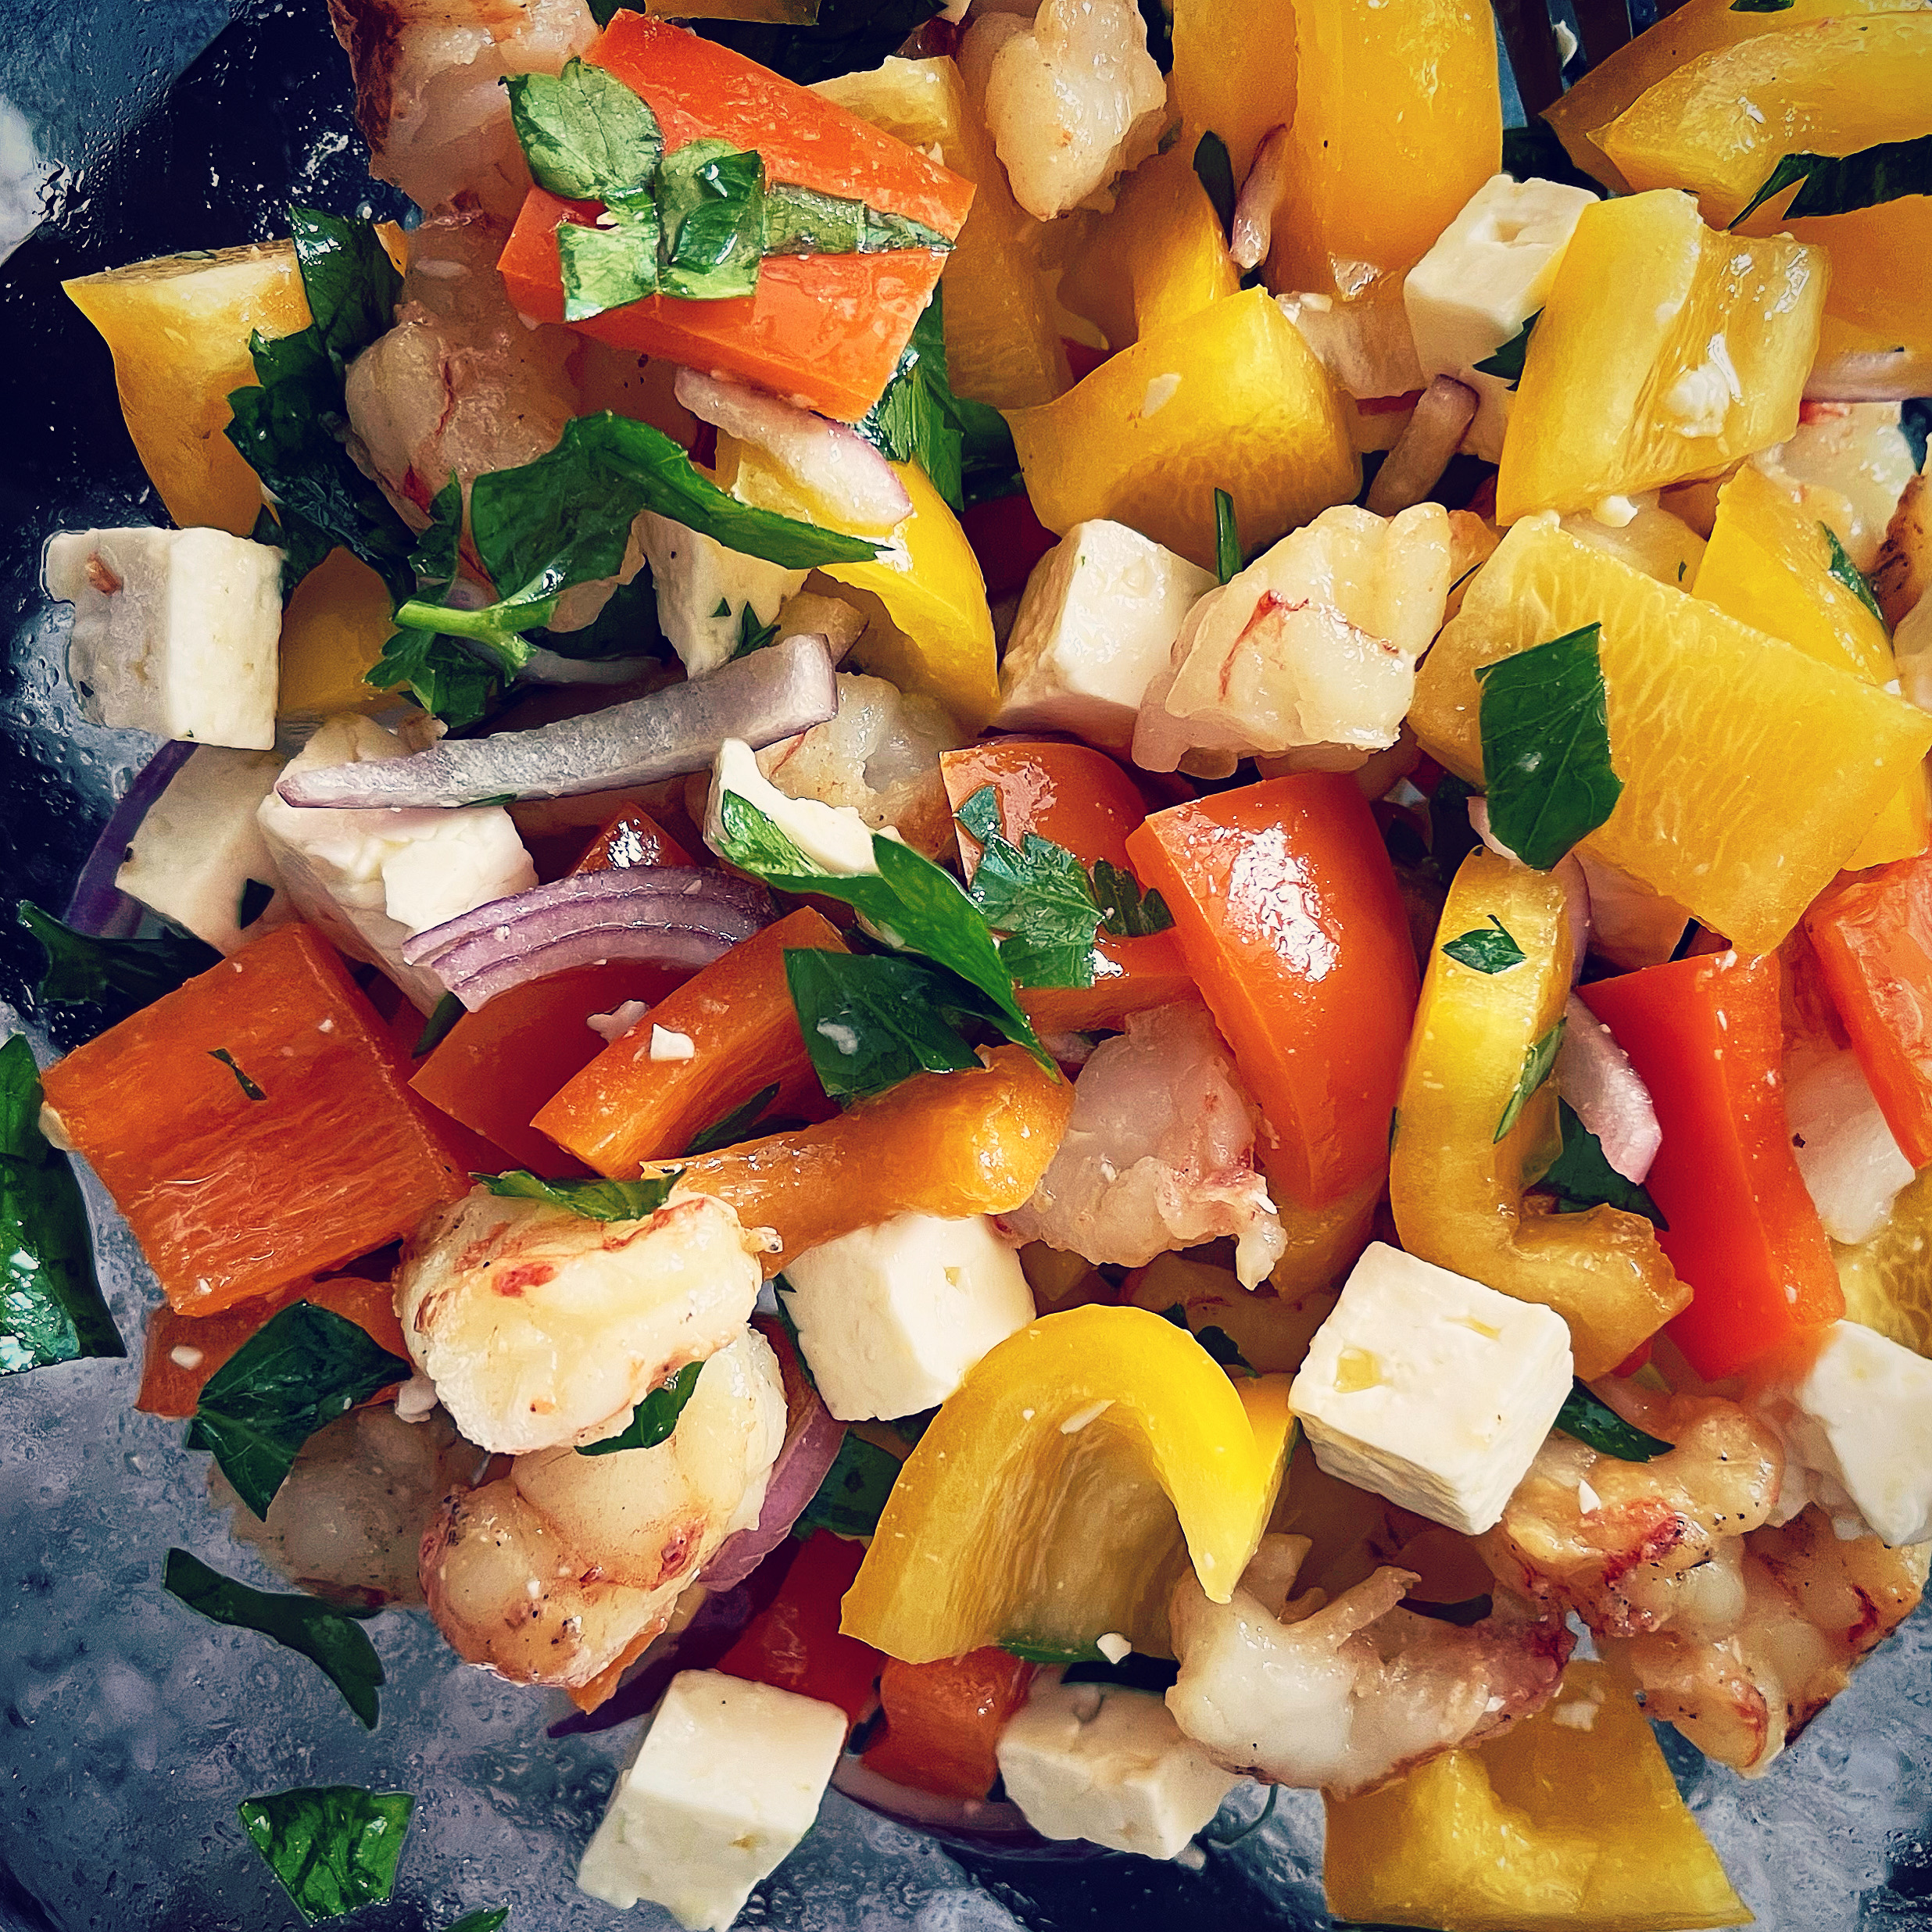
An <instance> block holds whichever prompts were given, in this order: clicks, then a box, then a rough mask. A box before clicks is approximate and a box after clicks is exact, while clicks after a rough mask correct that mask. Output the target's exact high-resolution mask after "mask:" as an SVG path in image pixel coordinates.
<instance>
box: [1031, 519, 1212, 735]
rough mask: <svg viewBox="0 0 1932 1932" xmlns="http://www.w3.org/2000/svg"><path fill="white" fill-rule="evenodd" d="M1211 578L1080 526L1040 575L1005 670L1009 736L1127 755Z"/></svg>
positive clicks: (1149, 547)
mask: <svg viewBox="0 0 1932 1932" xmlns="http://www.w3.org/2000/svg"><path fill="white" fill-rule="evenodd" d="M1214 587H1215V580H1214V578H1213V577H1212V576H1211V574H1209V573H1208V571H1204V570H1202V569H1200V568H1199V567H1197V565H1195V564H1190V563H1189V562H1188V560H1186V558H1185V557H1182V556H1175V554H1174V553H1173V552H1172V550H1167V549H1162V548H1161V546H1160V545H1159V544H1157V543H1156V542H1153V541H1152V539H1151V538H1147V537H1143V535H1141V534H1140V531H1137V530H1129V528H1127V526H1126V525H1125V524H1118V523H1108V522H1106V521H1095V522H1092V523H1083V524H1075V525H1074V527H1073V528H1072V529H1071V530H1069V531H1068V532H1067V534H1066V535H1065V536H1064V537H1063V538H1061V541H1060V542H1058V543H1057V544H1055V545H1054V547H1053V548H1052V549H1050V550H1049V551H1048V552H1047V554H1046V555H1045V556H1043V557H1042V558H1041V559H1040V560H1039V563H1038V564H1036V565H1035V566H1034V568H1033V574H1032V576H1031V577H1030V578H1028V579H1027V582H1026V589H1025V592H1024V594H1023V595H1022V596H1021V599H1020V609H1019V614H1018V616H1017V617H1015V618H1014V621H1013V634H1012V635H1011V638H1009V639H1008V640H1007V649H1006V657H1005V658H1004V660H1003V661H1002V662H1001V664H1000V715H999V717H998V718H997V719H996V724H997V725H999V727H1000V728H1001V729H1002V730H1006V731H1058V732H1073V733H1074V734H1075V735H1076V736H1078V737H1081V738H1084V739H1086V740H1087V742H1089V744H1094V745H1100V746H1104V747H1105V748H1106V749H1107V750H1110V751H1125V750H1126V749H1127V747H1128V746H1129V743H1130V742H1132V739H1133V735H1134V714H1135V713H1136V711H1137V710H1140V700H1141V699H1142V698H1143V696H1145V695H1146V692H1147V686H1148V685H1149V684H1150V682H1152V680H1153V679H1154V678H1155V677H1157V675H1159V674H1160V673H1161V672H1162V671H1165V670H1166V669H1167V667H1168V657H1169V654H1170V653H1172V650H1173V648H1174V640H1175V638H1176V637H1178V636H1179V635H1180V629H1181V623H1182V619H1183V618H1185V617H1186V615H1187V614H1188V611H1189V610H1190V608H1192V606H1193V603H1194V601H1195V599H1197V598H1198V597H1200V596H1204V595H1205V594H1206V593H1207V592H1208V591H1211V590H1212V589H1214Z"/></svg>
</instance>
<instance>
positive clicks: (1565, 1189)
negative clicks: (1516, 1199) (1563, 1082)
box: [1537, 1100, 1670, 1233]
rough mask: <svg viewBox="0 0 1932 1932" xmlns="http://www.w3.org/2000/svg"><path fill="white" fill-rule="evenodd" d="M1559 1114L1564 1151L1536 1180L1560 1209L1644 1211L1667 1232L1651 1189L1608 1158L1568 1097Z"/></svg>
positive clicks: (1577, 1211) (1569, 1211)
mask: <svg viewBox="0 0 1932 1932" xmlns="http://www.w3.org/2000/svg"><path fill="white" fill-rule="evenodd" d="M1557 1115H1558V1119H1559V1121H1560V1122H1562V1132H1563V1151H1562V1153H1561V1154H1558V1156H1557V1157H1556V1160H1555V1163H1554V1164H1553V1165H1551V1168H1550V1170H1549V1172H1547V1173H1546V1174H1545V1175H1544V1176H1543V1178H1542V1179H1541V1180H1540V1182H1538V1183H1537V1184H1538V1186H1543V1187H1547V1188H1548V1189H1549V1190H1551V1193H1554V1194H1555V1196H1556V1198H1557V1203H1558V1206H1557V1212H1558V1214H1564V1215H1580V1214H1582V1213H1583V1212H1584V1211H1586V1210H1587V1209H1588V1208H1597V1207H1610V1208H1622V1209H1623V1211H1624V1212H1625V1213H1626V1215H1642V1216H1643V1217H1644V1219H1645V1220H1646V1221H1649V1222H1654V1223H1655V1225H1657V1226H1658V1227H1659V1228H1662V1229H1664V1230H1665V1232H1666V1233H1668V1232H1669V1227H1670V1223H1669V1222H1668V1221H1666V1220H1665V1218H1664V1217H1663V1215H1662V1212H1661V1211H1660V1210H1659V1209H1658V1205H1657V1204H1656V1202H1655V1201H1654V1200H1651V1197H1650V1190H1648V1188H1647V1187H1645V1186H1643V1185H1642V1184H1641V1183H1640V1182H1637V1181H1633V1180H1629V1179H1626V1178H1625V1177H1624V1176H1623V1175H1621V1174H1619V1172H1617V1171H1616V1169H1615V1168H1613V1167H1612V1165H1610V1163H1609V1162H1608V1161H1607V1160H1605V1157H1604V1151H1603V1143H1602V1142H1601V1140H1598V1139H1597V1136H1595V1135H1594V1134H1593V1133H1592V1132H1590V1129H1588V1128H1587V1127H1586V1126H1585V1125H1583V1122H1582V1121H1581V1120H1580V1119H1579V1118H1578V1117H1577V1114H1576V1109H1575V1108H1574V1107H1572V1106H1571V1105H1570V1104H1569V1101H1568V1100H1558V1103H1557Z"/></svg>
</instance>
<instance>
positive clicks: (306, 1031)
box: [42, 925, 470, 1315]
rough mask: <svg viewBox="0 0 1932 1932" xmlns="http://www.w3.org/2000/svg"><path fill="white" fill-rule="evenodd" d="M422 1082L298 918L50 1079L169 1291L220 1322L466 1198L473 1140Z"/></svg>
mask: <svg viewBox="0 0 1932 1932" xmlns="http://www.w3.org/2000/svg"><path fill="white" fill-rule="evenodd" d="M217 1050H219V1051H220V1052H222V1053H224V1054H227V1055H229V1056H230V1057H231V1061H232V1065H230V1064H224V1062H223V1061H220V1060H218V1059H216V1057H215V1054H216V1051H217ZM236 1068H239V1069H240V1072H241V1074H242V1075H246V1076H247V1077H248V1079H249V1082H251V1083H252V1085H253V1086H254V1087H255V1088H256V1089H257V1091H258V1092H259V1096H260V1097H259V1098H256V1097H254V1096H253V1095H252V1094H251V1093H249V1091H248V1090H247V1089H245V1088H244V1086H243V1085H242V1080H241V1079H240V1078H239V1077H238V1075H237V1072H235V1070H234V1069H236ZM409 1077H410V1069H409V1062H408V1060H407V1058H406V1056H405V1054H404V1053H403V1050H401V1049H400V1048H399V1047H397V1046H396V1044H395V1042H394V1041H393V1040H392V1039H391V1038H390V1037H389V1036H388V1034H387V1033H386V1032H385V1029H384V1027H383V1025H382V1022H381V1020H380V1019H379V1018H377V1014H376V1012H375V1010H374V1008H373V1007H371V1006H370V1004H369V1002H368V1001H367V1000H366V999H364V998H363V995H362V994H361V993H360V992H359V991H358V990H357V989H356V984H355V982H353V981H352V979H350V978H349V971H348V968H346V967H345V966H344V965H343V964H342V961H341V959H340V958H339V957H338V956H337V954H336V952H335V948H334V947H332V946H331V945H330V944H329V943H328V942H327V940H326V939H324V938H323V937H322V936H321V935H320V933H318V932H316V931H315V930H314V928H313V927H310V926H306V925H288V926H284V927H283V928H281V931H279V932H271V933H270V934H269V935H267V937H265V938H263V939H257V940H256V941H255V942H254V943H253V944H252V945H251V946H246V947H245V948H243V950H242V951H241V952H239V953H236V954H235V955H234V957H233V958H231V959H225V960H224V961H222V962H221V963H220V964H219V965H217V966H213V967H211V968H209V970H208V971H206V972H205V973H203V974H202V975H200V976H199V978H197V979H191V980H189V981H188V983H187V984H186V985H185V986H180V987H177V989H175V990H174V992H173V993H168V994H166V995H164V996H163V997H162V998H161V999H159V1000H156V1002H155V1003H154V1004H153V1005H152V1006H151V1007H146V1008H145V1009H144V1010H143V1011H141V1012H139V1013H137V1014H134V1017H133V1018H131V1019H127V1020H123V1021H122V1022H121V1023H120V1025H118V1026H116V1027H113V1028H112V1029H109V1031H108V1032H105V1033H103V1034H102V1036H100V1038H99V1039H95V1040H90V1041H89V1042H88V1044H87V1045H86V1046H84V1047H78V1048H77V1049H76V1050H74V1051H73V1053H70V1054H68V1056H67V1057H66V1059H64V1060H62V1061H57V1062H56V1063H55V1064H54V1065H53V1066H51V1067H49V1068H48V1069H47V1072H46V1074H45V1076H44V1079H43V1082H42V1089H43V1091H44V1092H45V1095H46V1097H47V1100H48V1104H49V1105H50V1106H51V1107H53V1109H54V1111H55V1112H56V1113H57V1114H59V1116H60V1118H61V1122H62V1124H63V1127H64V1129H65V1130H66V1135H67V1137H68V1139H69V1140H71V1141H72V1143H73V1145H74V1146H75V1147H77V1148H78V1149H79V1150H80V1152H81V1153H82V1154H85V1155H86V1157H87V1158H88V1161H89V1163H90V1164H91V1165H92V1167H93V1168H94V1171H95V1173H96V1174H98V1175H99V1176H100V1177H101V1179H102V1182H103V1183H104V1184H105V1186H106V1188H107V1190H108V1192H109V1193H110V1194H112V1195H113V1197H114V1200H115V1204H116V1206H117V1207H119V1208H120V1211H121V1212H122V1213H123V1215H126V1216H127V1223H128V1225H129V1226H130V1227H131V1228H132V1229H134V1235H135V1237H136V1239H137V1240H139V1242H140V1243H141V1249H142V1251H143V1252H144V1253H145V1254H146V1256H147V1258H148V1265H150V1266H151V1267H152V1268H153V1269H154V1272H155V1273H156V1275H158V1276H159V1278H160V1282H161V1286H162V1289H163V1291H164V1292H165V1293H166V1296H167V1298H168V1300H169V1301H170V1303H171V1304H173V1306H174V1308H176V1309H177V1311H179V1312H181V1314H184V1315H212V1314H214V1313H216V1312H217V1311H219V1310H220V1309H223V1308H229V1307H231V1306H232V1305H233V1304H234V1303H236V1302H238V1301H248V1300H249V1299H250V1298H251V1297H255V1296H259V1295H265V1294H271V1293H274V1292H275V1291H276V1290H278V1289H281V1288H284V1287H286V1286H288V1284H289V1283H291V1282H294V1281H299V1280H306V1279H308V1278H309V1277H310V1276H313V1275H320V1274H323V1273H325V1272H327V1271H328V1270H329V1269H331V1268H339V1267H340V1266H341V1265H342V1264H343V1263H344V1262H345V1261H352V1260H353V1259H354V1258H355V1257H356V1256H357V1255H359V1254H368V1253H369V1252H370V1250H371V1249H374V1248H378V1247H382V1246H383V1245H384V1243H386V1242H389V1241H393V1240H396V1239H397V1238H398V1236H401V1235H404V1234H406V1233H410V1231H411V1230H412V1229H413V1228H414V1227H415V1226H416V1224H417V1222H419V1221H420V1220H421V1219H422V1218H423V1216H424V1215H425V1214H427V1213H428V1212H429V1211H430V1210H431V1208H437V1207H439V1206H441V1205H442V1204H443V1203H444V1202H445V1201H449V1200H456V1198H457V1197H460V1195H463V1194H464V1193H467V1192H468V1191H469V1186H470V1175H469V1169H468V1165H467V1161H466V1160H465V1159H464V1158H463V1153H462V1150H463V1149H464V1148H465V1147H467V1136H463V1135H462V1133H461V1131H460V1129H449V1130H448V1131H447V1132H445V1124H444V1123H443V1122H442V1120H441V1118H440V1116H438V1114H436V1113H435V1111H434V1110H433V1109H431V1108H430V1107H425V1106H424V1104H422V1103H421V1102H420V1100H417V1099H416V1098H415V1097H414V1096H413V1095H412V1094H411V1093H410V1091H409V1089H408V1084H407V1083H408V1080H409Z"/></svg>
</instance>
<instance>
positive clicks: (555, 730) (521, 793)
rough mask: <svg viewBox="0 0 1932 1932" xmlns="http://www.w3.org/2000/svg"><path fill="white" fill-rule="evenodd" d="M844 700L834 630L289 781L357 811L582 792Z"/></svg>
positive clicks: (774, 728)
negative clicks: (675, 680)
mask: <svg viewBox="0 0 1932 1932" xmlns="http://www.w3.org/2000/svg"><path fill="white" fill-rule="evenodd" d="M838 710H839V686H838V683H837V681H836V679H835V677H834V675H833V672H832V655H831V653H830V652H829V651H828V650H827V649H826V648H825V639H823V638H822V637H819V636H818V635H813V634H809V633H808V634H802V635H798V636H796V637H788V638H785V639H781V640H780V641H779V642H778V643H776V644H775V645H773V646H771V648H770V649H767V650H762V651H756V652H754V653H753V654H752V655H751V656H750V657H741V658H739V659H738V660H736V661H735V663H732V664H725V665H724V666H722V667H721V668H719V669H718V670H717V671H712V672H711V673H710V674H709V675H708V676H706V677H703V678H692V679H691V680H690V682H689V683H685V684H674V685H667V686H666V687H665V688H664V689H663V690H662V691H653V692H652V693H651V694H650V696H648V697H643V698H633V699H631V700H630V702H629V703H625V704H614V705H612V706H610V707H608V708H607V709H606V710H602V711H592V712H590V713H589V714H587V715H585V716H583V717H572V718H565V719H563V720H561V721H559V722H558V723H556V724H554V725H538V727H537V728H535V730H534V731H528V732H498V733H497V734H496V735H495V736H494V737H490V738H445V739H443V741H442V742H441V743H440V744H438V745H435V746H431V748H430V749H429V750H428V751H419V752H417V753H415V754H414V755H413V757H407V758H378V759H370V760H365V761H364V762H363V763H362V764H343V765H318V766H317V767H315V769H313V771H300V772H297V773H296V774H295V776H294V777H292V778H284V780H283V781H282V782H281V785H279V786H278V787H277V790H278V791H279V792H281V796H282V797H283V799H284V800H285V801H286V802H287V803H289V804H291V805H307V806H318V807H326V806H337V807H345V808H351V809H353V808H356V807H367V806H372V805H389V806H399V807H413V806H423V805H474V804H476V803H478V802H479V801H481V800H493V799H501V798H517V799H527V798H577V797H580V796H582V794H584V793H585V792H614V791H619V790H621V789H624V788H625V787H627V786H630V785H654V784H656V783H657V782H659V781H660V779H664V778H676V777H678V775H680V774H681V773H683V772H687V771H702V770H703V768H704V767H706V766H707V765H708V764H710V762H711V760H713V759H714V758H715V757H717V749H718V746H720V745H721V744H723V743H724V742H725V739H728V738H742V739H744V741H745V742H746V743H747V744H749V745H750V746H753V748H754V749H762V748H763V747H764V746H767V745H769V744H773V743H775V742H777V741H778V739H781V738H790V737H792V735H794V734H796V733H797V732H803V731H808V730H810V728H811V727H812V726H813V725H822V724H824V723H825V721H827V720H828V718H831V717H835V716H836V715H837V713H838Z"/></svg>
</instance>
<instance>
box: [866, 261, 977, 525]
mask: <svg viewBox="0 0 1932 1932" xmlns="http://www.w3.org/2000/svg"><path fill="white" fill-rule="evenodd" d="M943 293H944V292H943V290H942V289H939V288H935V289H934V290H933V292H932V300H931V301H930V302H928V303H927V304H926V306H925V308H924V309H921V311H920V313H919V319H918V321H917V322H915V323H914V324H913V326H912V334H911V337H910V338H908V339H907V343H906V346H905V347H904V349H902V350H901V351H900V356H899V363H898V367H896V368H895V369H894V370H893V376H892V380H891V381H889V382H888V383H887V384H886V388H885V392H884V393H883V394H882V395H881V396H880V397H879V399H878V401H877V402H876V403H874V404H873V405H872V406H871V409H870V410H868V411H867V413H866V414H865V417H864V420H862V421H860V424H858V431H859V434H860V435H861V436H863V437H864V438H865V439H866V440H867V441H868V442H870V443H872V444H874V445H876V446H877V448H878V449H879V450H880V451H881V452H882V453H883V454H884V455H885V456H886V457H887V458H888V459H889V460H890V461H892V462H893V463H918V466H919V467H920V468H921V469H922V470H925V474H926V478H927V480H928V481H929V482H930V483H931V484H932V487H933V488H935V489H936V490H937V491H938V492H939V494H940V496H943V497H944V498H945V499H946V502H947V503H948V504H949V505H950V506H951V507H952V510H953V513H954V514H955V515H958V514H961V513H963V512H964V509H965V506H966V505H965V496H964V471H965V451H966V440H967V419H966V417H965V415H964V410H963V406H962V405H961V403H959V401H958V400H957V399H956V398H955V397H954V395H953V385H952V379H951V377H950V375H949V374H947V370H946V310H945V305H944V301H943ZM976 407H978V406H976ZM986 413H988V414H989V415H990V416H991V417H993V420H994V422H996V424H999V427H1000V431H1001V432H1002V433H1003V434H1007V449H1009V451H1010V450H1011V446H1012V445H1011V435H1010V433H1009V432H1007V430H1006V422H1005V419H1004V417H1001V416H1000V414H999V413H998V412H997V411H996V410H988V411H987V412H986Z"/></svg>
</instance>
